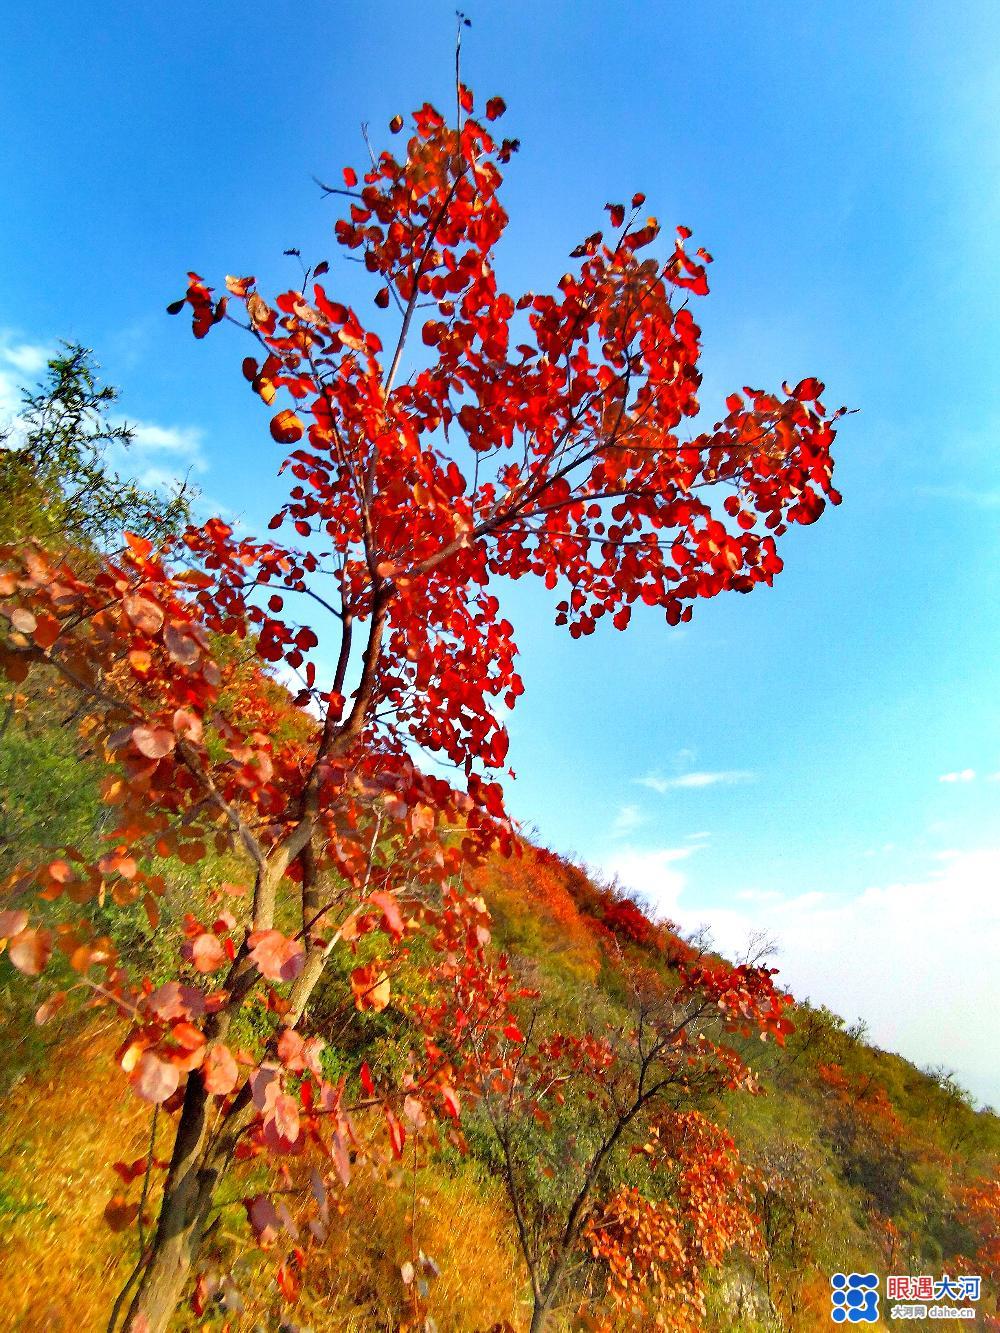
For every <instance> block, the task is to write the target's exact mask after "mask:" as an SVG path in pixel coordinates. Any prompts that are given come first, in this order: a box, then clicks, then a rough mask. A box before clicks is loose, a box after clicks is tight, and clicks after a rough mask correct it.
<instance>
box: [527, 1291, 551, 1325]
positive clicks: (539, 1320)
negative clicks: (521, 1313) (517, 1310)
mask: <svg viewBox="0 0 1000 1333" xmlns="http://www.w3.org/2000/svg"><path fill="white" fill-rule="evenodd" d="M548 1322H549V1303H548V1301H547V1300H542V1301H539V1300H538V1299H537V1298H536V1300H535V1304H534V1307H533V1309H532V1311H531V1323H530V1325H529V1326H528V1333H545V1325H546V1324H547V1323H548Z"/></svg>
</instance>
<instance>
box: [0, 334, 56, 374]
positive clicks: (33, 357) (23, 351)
mask: <svg viewBox="0 0 1000 1333" xmlns="http://www.w3.org/2000/svg"><path fill="white" fill-rule="evenodd" d="M51 355H52V349H51V348H50V347H43V346H42V345H41V343H10V342H5V343H4V345H3V346H2V347H0V358H2V359H3V360H4V361H5V362H6V363H7V365H9V366H13V367H14V369H15V370H16V371H18V372H19V373H20V374H21V375H27V376H32V377H33V376H35V375H38V374H40V373H41V372H42V371H43V370H44V369H45V366H46V364H47V362H48V359H49V357H50V356H51Z"/></svg>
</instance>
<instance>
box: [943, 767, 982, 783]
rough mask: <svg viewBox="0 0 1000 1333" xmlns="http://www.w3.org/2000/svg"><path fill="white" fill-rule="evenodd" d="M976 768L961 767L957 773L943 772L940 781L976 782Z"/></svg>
mask: <svg viewBox="0 0 1000 1333" xmlns="http://www.w3.org/2000/svg"><path fill="white" fill-rule="evenodd" d="M975 780H976V770H975V769H974V768H961V769H959V770H958V771H957V772H955V773H942V774H941V776H940V777H939V778H938V782H975Z"/></svg>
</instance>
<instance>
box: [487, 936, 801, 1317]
mask: <svg viewBox="0 0 1000 1333" xmlns="http://www.w3.org/2000/svg"><path fill="white" fill-rule="evenodd" d="M633 984H634V996H633V1013H632V1017H631V1021H630V1022H629V1024H628V1026H627V1027H626V1028H625V1029H624V1030H617V1031H612V1030H608V1031H605V1032H601V1033H594V1032H586V1033H584V1034H582V1035H569V1034H565V1033H561V1032H558V1033H553V1034H550V1035H547V1036H544V1037H539V1036H537V1034H536V1031H535V1028H536V1022H535V1018H533V1019H532V1021H531V1022H530V1023H529V1025H528V1030H527V1033H526V1034H525V1036H524V1038H523V1039H522V1038H521V1037H520V1034H519V1033H518V1032H514V1033H512V1034H510V1035H512V1036H513V1037H514V1038H515V1039H516V1040H518V1041H521V1042H522V1043H523V1044H522V1045H521V1048H520V1051H519V1053H518V1054H517V1056H516V1058H515V1059H514V1060H511V1059H509V1058H508V1057H507V1054H506V1052H504V1059H502V1060H499V1061H496V1060H491V1058H490V1051H489V1047H488V1044H487V1043H488V1041H489V1039H490V1036H491V1034H489V1033H483V1034H482V1035H481V1036H480V1035H478V1034H477V1036H476V1038H475V1039H474V1046H475V1049H476V1056H477V1060H478V1061H479V1063H480V1068H481V1079H482V1105H483V1108H484V1110H485V1114H486V1118H487V1121H488V1123H489V1125H490V1127H491V1130H492V1132H493V1135H494V1136H495V1139H496V1142H497V1145H498V1150H499V1151H498V1164H499V1172H500V1175H501V1177H502V1179H503V1182H504V1186H505V1188H506V1190H507V1194H508V1197H509V1199H510V1203H511V1209H512V1212H513V1215H514V1219H515V1222H516V1229H517V1237H518V1242H519V1245H520V1249H521V1254H522V1256H523V1258H524V1262H525V1265H526V1267H527V1271H528V1275H529V1278H530V1284H531V1293H532V1306H533V1308H532V1318H531V1333H542V1330H543V1329H545V1328H547V1327H548V1325H549V1320H550V1317H551V1315H552V1313H553V1310H554V1309H555V1308H556V1306H557V1303H558V1302H559V1300H560V1298H561V1297H562V1296H563V1294H564V1291H565V1288H566V1286H567V1284H568V1280H569V1277H570V1274H571V1273H572V1272H573V1271H574V1270H576V1271H577V1273H578V1274H579V1272H580V1270H581V1269H589V1272H588V1274H587V1276H586V1277H578V1280H577V1283H576V1290H577V1293H578V1295H577V1299H578V1300H579V1299H580V1297H579V1292H580V1291H581V1290H582V1288H583V1287H584V1286H586V1285H587V1284H588V1283H590V1284H591V1285H592V1284H594V1283H596V1284H597V1287H598V1291H597V1293H596V1294H597V1297H598V1299H597V1302H596V1305H595V1306H594V1308H593V1314H594V1316H595V1317H597V1318H598V1319H599V1326H600V1327H601V1328H610V1327H611V1323H610V1322H607V1321H608V1319H609V1317H611V1316H613V1315H614V1314H615V1313H617V1314H621V1315H626V1316H628V1317H629V1318H631V1319H638V1318H641V1319H643V1320H645V1321H646V1322H644V1323H643V1325H642V1326H643V1327H654V1326H655V1327H657V1328H659V1327H666V1328H669V1329H673V1330H680V1329H688V1328H691V1329H694V1328H697V1327H699V1326H700V1325H699V1320H700V1317H701V1316H702V1315H703V1314H704V1281H703V1275H704V1273H705V1270H706V1269H707V1268H711V1267H717V1266H718V1265H719V1263H720V1262H721V1261H722V1259H723V1258H724V1257H725V1255H726V1254H727V1253H728V1251H729V1250H730V1249H731V1248H733V1247H734V1246H741V1247H743V1248H744V1249H745V1250H753V1249H755V1248H756V1247H757V1244H758V1239H759V1236H758V1230H757V1225H756V1223H755V1221H754V1218H753V1212H752V1208H751V1195H750V1189H749V1183H748V1182H747V1181H745V1180H744V1177H743V1172H742V1169H741V1166H740V1162H739V1159H738V1156H737V1155H736V1152H735V1148H734V1145H733V1143H732V1141H731V1140H730V1139H729V1138H728V1136H727V1135H725V1134H724V1133H723V1132H722V1131H721V1130H720V1129H718V1128H717V1127H716V1126H715V1125H713V1124H711V1122H710V1121H708V1120H707V1119H706V1118H705V1117H704V1115H703V1114H702V1111H701V1110H700V1109H699V1108H704V1107H705V1106H706V1105H708V1104H709V1103H710V1102H711V1101H712V1100H713V1099H715V1098H717V1097H718V1096H719V1094H721V1093H723V1092H725V1091H729V1090H734V1089H742V1090H750V1091H753V1090H755V1089H756V1084H755V1081H754V1079H753V1076H752V1074H751V1073H750V1071H749V1070H748V1069H747V1067H746V1066H745V1065H744V1063H743V1061H742V1060H741V1059H740V1058H739V1057H738V1056H737V1055H736V1053H735V1051H733V1050H732V1049H731V1048H730V1047H729V1046H728V1045H727V1044H726V1042H725V1038H724V1034H725V1033H726V1032H731V1031H737V1030H738V1031H741V1032H742V1033H743V1034H744V1035H745V1036H748V1035H750V1034H751V1033H752V1032H756V1033H758V1035H760V1036H767V1035H768V1034H771V1035H774V1036H775V1037H776V1038H777V1040H778V1041H779V1042H781V1043H783V1041H784V1035H785V1033H787V1032H788V1031H790V1030H791V1023H790V1022H789V1021H788V1019H787V1018H786V1017H785V1016H784V1012H783V1010H784V1006H785V1004H786V1003H787V1002H788V997H787V996H785V995H783V994H781V993H780V992H778V991H777V990H776V989H775V986H774V983H773V976H772V972H771V970H770V969H768V968H761V967H755V966H751V965H743V966H741V967H739V968H735V969H734V968H731V967H730V966H729V965H725V964H724V965H718V966H710V965H707V964H705V963H703V962H702V961H701V960H699V959H698V958H697V957H695V958H693V959H691V960H690V961H689V962H687V963H685V964H682V965H681V966H680V968H679V977H678V980H677V982H676V984H674V983H670V984H668V983H666V982H665V981H664V980H663V979H662V978H661V977H660V976H658V975H657V974H656V973H650V974H648V975H646V976H644V977H643V976H639V977H637V978H635V977H634V981H633ZM535 1017H537V1014H536V1016H535ZM630 1157H638V1158H640V1159H641V1160H642V1163H643V1171H644V1174H645V1176H646V1178H647V1180H646V1187H645V1188H639V1187H638V1186H637V1185H631V1186H623V1185H622V1184H621V1183H620V1181H621V1173H622V1165H623V1162H627V1161H628V1160H629V1159H630ZM616 1182H619V1183H616ZM602 1312H603V1313H602Z"/></svg>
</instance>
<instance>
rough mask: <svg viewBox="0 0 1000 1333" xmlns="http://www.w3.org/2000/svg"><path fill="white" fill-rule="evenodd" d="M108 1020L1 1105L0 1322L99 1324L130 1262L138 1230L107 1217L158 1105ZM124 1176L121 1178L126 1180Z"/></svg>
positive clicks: (83, 1328)
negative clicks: (118, 1049) (119, 1051)
mask: <svg viewBox="0 0 1000 1333" xmlns="http://www.w3.org/2000/svg"><path fill="white" fill-rule="evenodd" d="M114 1048H115V1040H114V1037H113V1036H112V1035H111V1034H110V1033H109V1032H107V1031H104V1030H102V1029H100V1028H96V1027H94V1028H91V1029H89V1030H88V1031H86V1032H85V1033H83V1034H80V1035H77V1036H75V1037H73V1038H71V1039H70V1040H69V1041H67V1042H66V1043H65V1044H64V1045H62V1046H60V1047H57V1048H56V1049H54V1050H53V1052H52V1053H51V1057H50V1061H49V1063H48V1065H47V1067H46V1069H45V1070H44V1071H43V1072H42V1073H41V1074H37V1075H34V1076H32V1077H30V1078H27V1079H25V1080H24V1081H22V1082H21V1083H20V1084H19V1085H18V1086H17V1087H16V1088H15V1089H14V1090H13V1092H11V1093H10V1095H9V1096H8V1097H6V1098H5V1100H4V1104H3V1107H2V1111H0V1254H2V1256H3V1259H2V1262H0V1329H3V1330H8V1329H18V1330H28V1329H30V1330H32V1333H36V1330H43V1329H44V1330H50V1329H51V1330H53V1333H59V1331H60V1330H63V1329H73V1330H76V1331H77V1333H89V1330H91V1329H102V1328H104V1326H105V1325H106V1323H107V1317H108V1312H109V1310H110V1307H111V1304H112V1302H113V1300H114V1296H115V1293H116V1292H117V1291H118V1289H119V1287H120V1286H121V1284H122V1282H123V1281H124V1280H125V1277H126V1276H127V1274H128V1272H129V1270H130V1268H131V1265H132V1263H134V1261H135V1254H136V1239H135V1233H134V1231H132V1232H128V1233H126V1234H125V1235H124V1236H122V1235H116V1234H115V1233H114V1232H112V1231H110V1230H109V1228H108V1227H107V1226H106V1225H105V1223H104V1220H103V1212H104V1207H105V1204H106V1203H107V1201H108V1199H109V1198H110V1197H111V1195H112V1194H114V1193H116V1192H117V1191H116V1182H117V1181H118V1177H117V1176H116V1175H115V1174H114V1173H113V1171H112V1170H111V1163H112V1162H114V1161H122V1160H124V1161H132V1160H133V1159H134V1158H136V1157H138V1156H139V1155H140V1154H141V1153H142V1152H143V1150H144V1148H145V1146H146V1143H147V1135H148V1132H149V1121H150V1111H149V1108H148V1107H144V1106H143V1105H142V1104H141V1103H140V1102H139V1101H138V1100H137V1099H136V1098H135V1097H133V1096H132V1095H131V1094H130V1093H129V1091H128V1088H127V1086H126V1085H125V1082H124V1079H123V1078H122V1075H121V1071H120V1070H119V1069H118V1068H117V1066H116V1065H115V1064H114V1062H113V1058H112V1057H113V1053H114ZM119 1184H120V1182H119Z"/></svg>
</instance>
